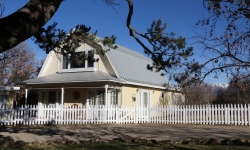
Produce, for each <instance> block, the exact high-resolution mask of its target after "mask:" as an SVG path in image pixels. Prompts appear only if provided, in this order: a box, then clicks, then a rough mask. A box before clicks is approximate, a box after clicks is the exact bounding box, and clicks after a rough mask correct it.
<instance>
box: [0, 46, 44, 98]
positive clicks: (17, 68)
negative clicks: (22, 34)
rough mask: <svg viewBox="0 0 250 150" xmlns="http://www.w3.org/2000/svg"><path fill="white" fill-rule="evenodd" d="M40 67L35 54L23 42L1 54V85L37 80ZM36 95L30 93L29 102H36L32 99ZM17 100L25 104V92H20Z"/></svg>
mask: <svg viewBox="0 0 250 150" xmlns="http://www.w3.org/2000/svg"><path fill="white" fill-rule="evenodd" d="M39 67H40V66H39V64H38V63H37V62H36V60H35V53H34V52H33V51H32V49H30V48H29V47H28V46H27V44H26V43H25V42H22V43H21V44H19V45H17V46H15V47H14V48H12V49H10V50H8V51H5V52H2V53H0V85H1V86H12V85H15V84H16V83H20V82H22V81H24V80H28V79H32V78H35V77H36V76H37V70H38V68H39ZM32 93H33V94H32ZM34 93H35V91H33V92H29V96H28V97H29V99H28V101H31V100H32V101H34V100H35V99H30V98H31V97H34V96H33V95H34ZM16 100H17V102H18V103H22V102H24V90H20V92H19V93H18V95H17V97H16ZM35 101H36V100H35ZM34 103H35V102H34Z"/></svg>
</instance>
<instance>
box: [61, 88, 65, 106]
mask: <svg viewBox="0 0 250 150" xmlns="http://www.w3.org/2000/svg"><path fill="white" fill-rule="evenodd" d="M61 89H62V92H61V93H62V95H61V105H62V106H63V103H64V88H63V87H62V88H61Z"/></svg>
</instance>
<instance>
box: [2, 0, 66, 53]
mask: <svg viewBox="0 0 250 150" xmlns="http://www.w3.org/2000/svg"><path fill="white" fill-rule="evenodd" d="M62 1H63V0H30V1H29V2H28V3H27V4H26V5H25V6H24V7H22V8H21V9H19V10H18V11H16V12H14V13H13V14H11V15H9V16H7V17H4V18H1V19H0V53H1V52H4V51H6V50H9V49H11V48H12V47H14V46H16V45H18V44H19V43H21V42H23V41H25V40H26V39H28V38H30V37H32V36H33V35H34V34H36V33H37V32H38V31H39V29H41V28H42V27H43V26H44V25H45V24H46V23H47V22H48V21H49V20H50V19H51V18H52V16H53V15H54V14H55V12H56V11H57V9H58V8H59V6H60V4H61V2H62Z"/></svg>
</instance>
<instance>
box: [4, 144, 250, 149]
mask: <svg viewBox="0 0 250 150" xmlns="http://www.w3.org/2000/svg"><path fill="white" fill-rule="evenodd" d="M44 149H46V150H58V149H60V150H68V149H72V150H73V149H74V150H93V149H94V150H106V149H107V150H163V149H169V150H180V149H181V150H182V149H183V150H250V146H247V145H242V146H239V145H230V146H226V145H194V144H190V145H182V144H137V143H124V142H110V143H91V144H84V145H83V144H79V145H62V144H54V145H37V146H25V147H17V146H9V147H0V150H44Z"/></svg>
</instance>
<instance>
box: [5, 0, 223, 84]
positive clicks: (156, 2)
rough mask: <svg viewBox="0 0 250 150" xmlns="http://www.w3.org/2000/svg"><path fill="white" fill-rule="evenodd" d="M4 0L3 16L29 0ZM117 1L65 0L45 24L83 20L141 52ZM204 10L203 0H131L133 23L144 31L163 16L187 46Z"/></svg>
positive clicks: (101, 33) (66, 26) (197, 55)
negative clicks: (115, 4) (185, 40)
mask: <svg viewBox="0 0 250 150" xmlns="http://www.w3.org/2000/svg"><path fill="white" fill-rule="evenodd" d="M4 2H5V7H6V8H5V12H4V14H3V17H4V16H7V15H9V14H11V13H13V12H15V11H16V10H18V9H19V8H21V7H22V6H23V5H25V4H26V3H27V2H28V0H18V1H14V0H5V1H4ZM116 2H117V3H119V5H118V6H115V9H116V10H114V9H113V8H112V7H110V6H107V5H106V4H105V3H104V2H102V1H101V0H84V1H83V0H65V1H64V2H62V4H61V6H60V8H59V9H58V11H57V12H56V14H55V15H54V16H53V18H52V19H51V20H50V21H49V22H48V24H51V23H52V22H57V23H58V27H60V28H62V29H64V30H65V31H69V30H70V29H71V28H73V27H75V25H76V24H85V25H87V26H91V28H92V31H94V30H98V36H100V37H105V36H110V35H115V36H116V37H117V40H116V43H117V44H120V45H123V46H125V47H128V48H130V49H132V50H135V51H138V52H140V53H142V54H143V49H142V47H141V46H140V45H139V44H138V43H137V42H136V41H135V40H134V39H133V38H132V37H130V36H129V34H128V29H127V27H126V17H127V13H128V7H127V3H126V1H125V0H116ZM206 13H207V12H206V10H205V9H204V8H203V4H202V0H191V1H189V0H134V15H133V18H132V25H133V26H134V28H135V29H136V30H138V31H140V32H142V33H143V32H144V31H146V29H147V28H148V27H149V26H150V24H151V22H152V20H157V19H159V18H162V20H163V22H166V23H167V24H168V28H167V30H166V32H171V31H173V32H174V33H175V34H176V35H177V36H180V35H181V36H184V37H186V38H187V43H188V46H193V42H194V41H192V39H190V38H191V37H192V36H194V32H193V29H194V28H192V27H193V26H194V25H195V23H196V22H197V21H198V19H201V18H202V17H204V16H206ZM48 24H47V25H48ZM27 42H28V45H29V46H30V47H32V48H33V49H34V50H35V51H36V55H37V59H38V60H40V59H42V58H44V57H46V54H45V52H44V51H42V50H40V49H39V48H38V47H37V46H36V45H35V44H34V43H33V42H32V41H31V40H28V41H27ZM201 51H202V50H201V49H199V48H198V47H197V48H196V47H194V53H195V55H194V59H196V60H199V59H200V54H201ZM200 61H202V60H200ZM206 81H207V82H209V83H217V82H219V83H226V82H227V81H228V80H227V79H226V78H223V77H222V78H219V79H217V80H214V78H210V77H208V78H207V80H206Z"/></svg>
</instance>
